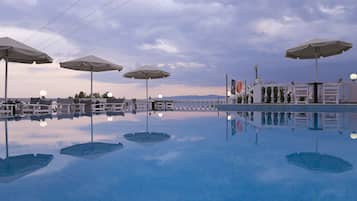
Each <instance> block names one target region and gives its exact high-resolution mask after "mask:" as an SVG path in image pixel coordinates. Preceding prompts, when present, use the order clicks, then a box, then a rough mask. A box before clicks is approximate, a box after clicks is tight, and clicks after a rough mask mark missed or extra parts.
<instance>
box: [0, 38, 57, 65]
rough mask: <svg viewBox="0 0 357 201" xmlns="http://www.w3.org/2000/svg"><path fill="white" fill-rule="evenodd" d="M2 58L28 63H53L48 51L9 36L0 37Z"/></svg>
mask: <svg viewBox="0 0 357 201" xmlns="http://www.w3.org/2000/svg"><path fill="white" fill-rule="evenodd" d="M0 58H1V59H7V61H9V62H16V63H26V64H32V63H37V64H43V63H52V58H51V57H49V56H48V55H47V54H46V53H43V52H41V51H39V50H36V49H34V48H32V47H30V46H28V45H25V44H23V43H21V42H19V41H16V40H14V39H12V38H9V37H3V38H0Z"/></svg>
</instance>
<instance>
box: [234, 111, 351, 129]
mask: <svg viewBox="0 0 357 201" xmlns="http://www.w3.org/2000/svg"><path fill="white" fill-rule="evenodd" d="M231 115H232V114H231ZM235 116H236V118H233V117H230V118H231V119H232V120H233V121H235V122H236V126H235V128H236V131H235V132H239V130H242V129H241V128H240V127H239V126H238V125H239V124H241V123H240V121H244V122H246V123H248V124H249V125H250V126H252V127H254V128H259V129H264V128H291V129H292V130H295V129H296V128H305V129H309V130H312V131H324V130H330V131H331V130H334V131H337V133H339V134H342V131H344V130H351V131H354V130H357V124H355V122H356V121H357V116H355V115H353V114H352V113H331V112H329V113H326V112H321V113H317V112H314V113H311V112H237V113H236V114H235ZM232 125H233V124H232ZM243 126H244V127H246V125H243ZM244 129H245V128H244Z"/></svg>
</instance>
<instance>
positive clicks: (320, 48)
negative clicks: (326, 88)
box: [285, 39, 352, 82]
mask: <svg viewBox="0 0 357 201" xmlns="http://www.w3.org/2000/svg"><path fill="white" fill-rule="evenodd" d="M351 48H352V44H351V43H348V42H344V41H340V40H323V39H313V40H310V41H307V42H305V43H303V44H302V45H299V46H296V47H293V48H291V49H288V50H287V51H286V55H285V56H286V57H287V58H293V59H315V71H316V72H315V82H317V80H318V59H319V58H320V57H329V56H333V55H337V54H341V53H343V52H345V51H347V50H349V49H351Z"/></svg>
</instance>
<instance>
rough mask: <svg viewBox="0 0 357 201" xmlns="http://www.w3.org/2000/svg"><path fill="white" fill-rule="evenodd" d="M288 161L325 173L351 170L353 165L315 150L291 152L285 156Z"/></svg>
mask: <svg viewBox="0 0 357 201" xmlns="http://www.w3.org/2000/svg"><path fill="white" fill-rule="evenodd" d="M286 158H287V160H288V162H289V163H291V164H293V165H296V166H298V167H301V168H304V169H307V170H313V171H319V172H327V173H341V172H345V171H349V170H352V168H353V166H352V164H351V163H349V162H348V161H345V160H343V159H341V158H338V157H335V156H331V155H327V154H320V153H317V152H316V153H315V152H302V153H293V154H290V155H288V156H286Z"/></svg>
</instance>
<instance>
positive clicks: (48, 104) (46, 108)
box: [22, 98, 52, 114]
mask: <svg viewBox="0 0 357 201" xmlns="http://www.w3.org/2000/svg"><path fill="white" fill-rule="evenodd" d="M22 112H23V113H24V114H50V113H52V100H48V99H41V98H31V99H30V103H28V104H24V105H23V108H22Z"/></svg>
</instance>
